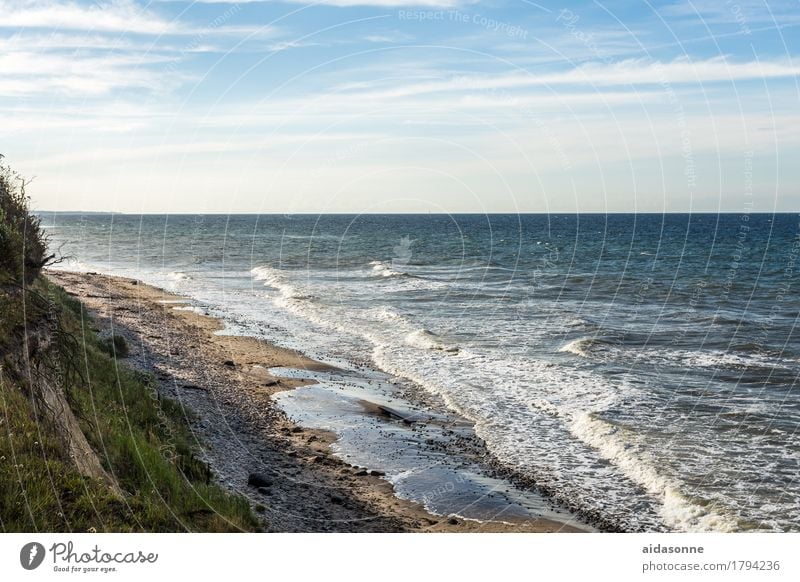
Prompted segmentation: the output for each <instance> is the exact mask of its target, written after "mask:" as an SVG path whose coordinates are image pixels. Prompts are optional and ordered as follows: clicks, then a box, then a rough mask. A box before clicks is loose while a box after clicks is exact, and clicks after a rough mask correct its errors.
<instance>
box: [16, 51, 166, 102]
mask: <svg viewBox="0 0 800 582" xmlns="http://www.w3.org/2000/svg"><path fill="white" fill-rule="evenodd" d="M170 60H171V59H169V58H167V57H163V56H160V55H149V56H138V55H137V56H128V55H111V56H104V57H87V56H83V57H76V56H75V55H68V54H49V53H48V54H42V53H34V52H11V53H7V54H3V55H0V70H1V71H3V75H2V77H0V94H2V95H4V96H15V95H16V96H20V95H27V96H31V95H38V94H46V93H51V92H53V91H56V92H64V93H67V94H69V95H72V96H97V95H105V94H108V93H110V92H111V91H112V90H114V89H120V88H126V89H149V90H153V89H155V88H158V87H161V88H162V89H166V86H165V84H166V83H167V81H165V80H163V79H160V78H159V76H158V75H157V73H156V71H154V70H152V69H150V68H148V65H154V64H165V63H168V62H169V61H170ZM176 81H177V77H173V78H172V79H171V80H170V81H169V82H170V83H174V82H176Z"/></svg>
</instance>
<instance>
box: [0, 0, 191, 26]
mask: <svg viewBox="0 0 800 582" xmlns="http://www.w3.org/2000/svg"><path fill="white" fill-rule="evenodd" d="M0 14H2V15H3V16H2V18H0V27H2V28H50V29H56V30H88V31H96V32H130V33H137V34H154V35H161V34H170V33H180V32H181V27H180V26H179V24H178V23H177V22H174V21H169V20H165V19H163V18H161V17H159V16H157V15H156V14H154V13H153V12H151V11H148V10H145V9H143V8H141V7H140V6H139V5H138V4H136V3H135V2H133V1H132V0H112V1H110V2H106V3H103V4H100V3H97V4H92V5H88V6H87V5H81V4H78V3H77V2H74V1H66V2H65V1H63V0H62V1H59V0H0Z"/></svg>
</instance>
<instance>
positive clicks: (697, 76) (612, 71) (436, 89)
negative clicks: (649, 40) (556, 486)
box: [342, 57, 800, 99]
mask: <svg viewBox="0 0 800 582" xmlns="http://www.w3.org/2000/svg"><path fill="white" fill-rule="evenodd" d="M798 75H800V65H794V64H791V63H788V62H783V61H778V62H775V61H765V62H759V61H749V62H730V61H729V60H727V59H725V58H724V57H718V58H713V59H707V60H702V61H691V60H688V59H678V60H674V61H670V62H666V63H663V62H652V61H644V60H639V59H630V60H624V61H620V62H617V63H587V64H585V65H582V66H579V67H575V68H572V69H568V70H566V71H559V72H551V73H531V72H526V71H522V72H513V73H506V74H498V75H487V74H476V75H453V76H451V77H450V78H449V79H446V80H435V81H426V82H421V83H412V84H407V85H397V84H396V83H395V84H392V86H391V87H389V88H385V89H375V90H373V91H371V92H370V97H372V98H375V99H377V98H398V97H407V96H412V95H421V94H426V93H441V92H452V91H469V90H472V91H491V90H510V89H519V88H524V87H537V86H539V87H541V86H544V87H552V86H558V85H577V86H583V87H595V86H614V85H624V86H635V85H654V84H655V85H663V84H667V83H669V84H685V83H697V84H703V83H714V82H720V81H740V80H746V79H765V78H778V77H784V78H785V77H796V76H798ZM371 84H372V83H370V82H363V83H360V84H358V85H349V86H343V87H342V88H343V89H351V90H352V89H364V88H367V87H369V86H370V85H371Z"/></svg>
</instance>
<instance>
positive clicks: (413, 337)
mask: <svg viewBox="0 0 800 582" xmlns="http://www.w3.org/2000/svg"><path fill="white" fill-rule="evenodd" d="M405 344H406V345H409V346H412V347H415V348H419V349H423V350H441V351H445V352H457V351H458V346H453V345H448V344H446V343H445V342H444V341H443V340H442V338H440V337H439V336H437V335H436V334H435V333H433V332H432V331H429V330H427V329H418V330H416V331H412V332H411V333H409V334H408V335H406V336H405Z"/></svg>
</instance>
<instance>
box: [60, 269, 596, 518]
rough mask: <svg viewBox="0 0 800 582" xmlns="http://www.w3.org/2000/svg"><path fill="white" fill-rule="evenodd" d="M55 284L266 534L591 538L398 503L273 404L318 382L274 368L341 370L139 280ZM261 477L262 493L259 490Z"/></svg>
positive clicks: (68, 275) (75, 279)
mask: <svg viewBox="0 0 800 582" xmlns="http://www.w3.org/2000/svg"><path fill="white" fill-rule="evenodd" d="M46 276H47V277H48V278H49V279H50V280H52V281H53V282H55V283H56V284H58V285H61V286H62V287H63V288H64V289H65V290H66V291H67V292H68V293H69V294H70V295H73V296H75V297H76V298H78V299H80V300H81V301H82V302H83V303H84V305H85V306H86V308H87V309H89V311H90V312H91V314H92V315H93V316H94V318H95V322H96V324H97V326H98V327H99V329H100V331H101V333H105V334H110V333H116V334H120V335H122V336H124V337H125V339H126V340H127V341H128V344H129V345H130V355H129V357H127V358H126V360H125V361H127V362H128V363H129V364H130V365H131V366H132V367H133V368H135V369H137V370H140V371H142V372H146V373H152V374H153V376H154V378H155V380H156V390H157V392H158V394H159V395H164V396H167V397H170V398H173V399H175V400H177V401H179V402H180V403H181V404H182V405H183V406H184V407H185V408H186V409H187V411H188V420H189V424H190V426H191V430H192V432H193V434H194V435H195V436H196V439H197V443H198V446H199V448H200V451H201V457H202V460H204V461H205V462H207V463H208V464H209V466H210V467H211V470H212V472H213V474H214V477H215V479H216V480H217V481H218V482H219V484H220V485H222V486H223V487H225V488H226V489H228V490H230V491H232V492H235V493H238V494H241V495H243V496H245V497H246V498H247V499H249V500H250V502H251V504H253V505H254V506H255V507H256V509H257V512H258V515H260V516H261V518H262V520H263V521H264V526H265V530H266V531H280V532H303V531H313V532H322V531H330V532H399V531H436V532H576V531H583V530H581V529H580V528H578V527H576V526H574V525H568V524H564V523H560V522H557V521H554V520H550V519H546V518H535V519H526V520H524V521H519V522H515V523H507V522H500V521H475V520H466V519H461V518H451V517H448V516H441V515H435V514H432V513H429V512H428V511H426V510H425V509H424V508H423V507H422V505H420V504H418V503H415V502H412V501H407V500H404V499H401V498H399V497H397V496H396V495H395V492H394V488H393V486H392V484H391V483H389V482H388V481H386V480H385V479H382V478H381V476H380V475H372V474H369V473H367V472H366V471H363V470H362V469H361V468H359V467H355V466H351V465H349V464H348V463H346V462H345V461H344V460H342V459H340V458H338V457H337V456H335V455H334V454H333V453H332V451H331V448H330V445H331V444H333V443H334V442H335V441H336V439H337V437H336V435H335V434H334V433H332V432H329V431H326V430H318V429H309V428H302V427H301V426H298V425H297V424H294V423H292V422H291V421H290V420H289V419H288V418H287V417H286V415H285V414H284V413H283V412H282V411H281V410H280V409H279V408H278V406H277V405H276V403H275V402H274V401H273V399H272V396H273V395H275V394H277V393H278V392H282V391H286V390H294V389H295V388H298V387H301V386H308V385H312V384H314V381H312V380H306V379H301V378H287V377H279V376H274V375H273V374H271V373H270V369H271V368H292V369H295V370H306V371H309V372H325V371H332V370H335V368H333V367H331V366H329V365H327V364H323V363H320V362H317V361H314V360H312V359H310V358H307V357H306V356H304V355H303V354H300V353H299V352H296V351H293V350H289V349H285V348H281V347H278V346H275V345H273V344H270V343H268V342H266V341H263V340H260V339H256V338H253V337H246V336H234V335H218V334H217V333H216V332H219V331H221V330H222V329H224V324H223V322H222V320H220V319H217V318H214V317H212V316H209V315H206V314H202V313H198V312H196V310H195V309H193V308H188V309H174V308H175V307H181V306H182V305H183V304H188V303H189V302H190V300H189V299H188V298H185V297H181V296H178V295H175V294H172V293H170V292H168V291H165V290H163V289H159V288H156V287H152V286H149V285H146V284H144V283H141V282H139V281H136V280H133V279H128V278H123V277H117V276H112V275H99V274H96V273H91V274H89V273H74V272H68V271H60V270H48V271H47V273H46ZM255 473H258V474H260V477H261V481H260V482H261V484H262V485H263V486H262V487H260V488H258V489H257V488H255V487H253V486H250V485H248V480H249V477H250V476H251V475H252V474H255Z"/></svg>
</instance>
